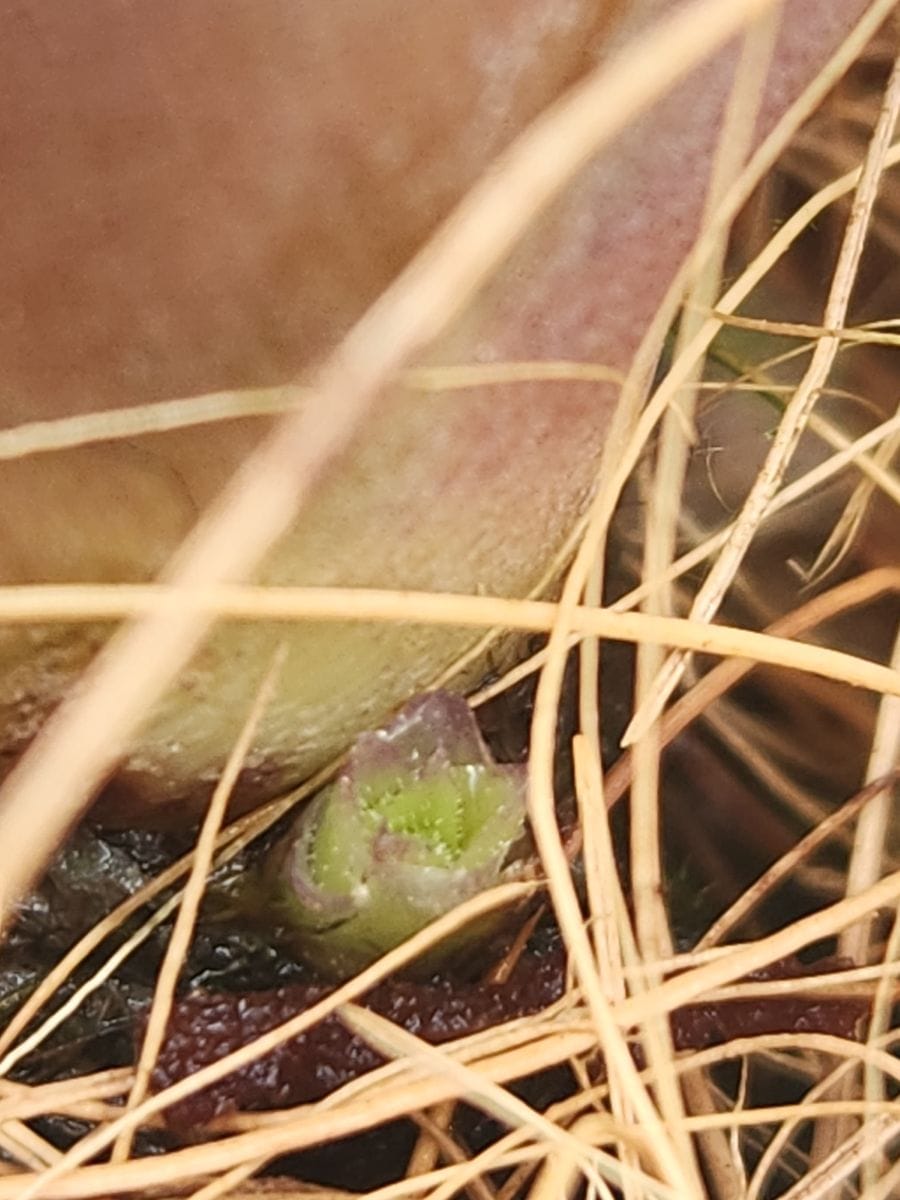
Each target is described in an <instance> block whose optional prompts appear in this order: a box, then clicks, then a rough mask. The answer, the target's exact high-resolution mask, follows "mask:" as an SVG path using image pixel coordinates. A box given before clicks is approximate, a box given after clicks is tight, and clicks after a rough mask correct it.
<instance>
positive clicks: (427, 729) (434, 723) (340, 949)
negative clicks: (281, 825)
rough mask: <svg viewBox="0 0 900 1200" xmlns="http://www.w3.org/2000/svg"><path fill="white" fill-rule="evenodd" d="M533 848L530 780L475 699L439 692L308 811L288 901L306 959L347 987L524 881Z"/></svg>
mask: <svg viewBox="0 0 900 1200" xmlns="http://www.w3.org/2000/svg"><path fill="white" fill-rule="evenodd" d="M524 845H525V776H524V769H523V768H521V767H516V766H507V765H499V764H497V763H495V762H494V761H493V759H492V758H491V755H490V752H489V751H488V749H487V747H486V746H485V744H484V742H483V741H482V739H481V735H480V733H479V731H478V727H477V725H476V723H475V719H474V717H473V716H472V713H471V711H470V709H469V707H468V705H467V704H466V702H465V700H463V699H461V698H460V697H458V696H453V695H451V694H450V693H447V692H430V693H427V694H425V695H423V696H419V697H416V698H415V699H414V700H412V701H410V703H409V704H407V705H406V707H405V708H403V709H402V710H401V712H400V713H399V714H398V715H397V716H396V717H395V718H394V720H393V721H392V722H391V723H390V724H389V725H387V726H386V727H384V728H383V729H380V730H377V731H375V732H373V733H365V734H363V735H362V736H361V737H360V738H358V739H357V741H356V743H355V745H354V747H353V750H352V751H351V754H350V757H349V760H348V763H347V766H346V768H345V769H344V771H343V772H342V773H341V775H340V776H339V777H338V779H337V780H336V781H335V783H334V784H333V785H332V786H331V787H329V788H327V789H326V790H325V791H324V792H322V793H321V794H320V795H319V796H318V797H317V798H316V799H315V800H313V801H312V803H311V804H310V805H309V806H308V807H307V808H306V809H305V810H304V812H303V814H302V815H301V817H300V818H299V820H298V822H297V823H296V825H295V826H294V829H293V830H292V832H291V834H290V836H289V837H288V838H287V839H286V840H285V842H284V843H283V845H282V847H281V850H280V852H279V856H278V883H277V887H278V892H279V900H280V902H281V905H282V908H283V911H284V913H285V914H286V915H287V917H288V919H289V920H290V921H291V923H292V924H293V925H294V927H295V928H296V929H297V940H298V946H299V948H300V950H301V953H302V954H303V955H304V956H305V957H306V958H307V959H308V960H309V961H311V962H312V963H313V964H314V965H315V966H317V967H318V968H319V969H320V970H323V971H325V972H326V973H327V974H329V975H331V976H334V977H343V976H347V975H350V974H352V973H353V972H354V971H356V970H359V969H360V968H361V967H363V966H365V965H366V964H368V963H369V962H371V961H373V960H374V959H376V958H378V957H379V956H380V955H381V954H383V953H385V952H386V951H387V950H389V949H391V948H392V947H393V946H396V945H398V944H399V943H400V942H402V941H403V940H404V939H405V938H407V937H409V936H410V935H411V934H413V933H415V932H416V931H417V930H419V929H421V928H422V927H423V926H425V925H427V924H428V923H429V922H430V921H432V920H434V919H435V918H436V917H439V916H440V915H442V914H443V913H445V912H447V911H449V910H450V909H451V908H453V907H455V906H456V905H457V904H459V903H461V902H462V901H463V900H465V899H467V898H468V897H470V896H472V895H475V894H476V893H478V892H480V891H483V890H484V889H486V888H488V887H490V886H491V885H492V884H495V883H497V882H499V881H500V880H501V879H502V878H506V877H507V876H508V875H509V874H511V873H513V872H515V870H516V867H517V865H520V860H519V859H518V857H517V856H518V855H519V854H520V853H521V852H522V851H523V850H524ZM470 937H471V934H470V935H469V938H470ZM469 938H466V939H465V940H466V941H468V940H469ZM458 948H459V943H458V942H457V941H456V940H454V942H453V943H452V944H450V945H447V946H442V947H441V948H440V951H439V953H438V955H437V957H446V956H447V955H452V953H453V952H454V950H456V949H458ZM428 961H429V963H430V964H433V963H434V962H435V957H433V956H429V960H428Z"/></svg>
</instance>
